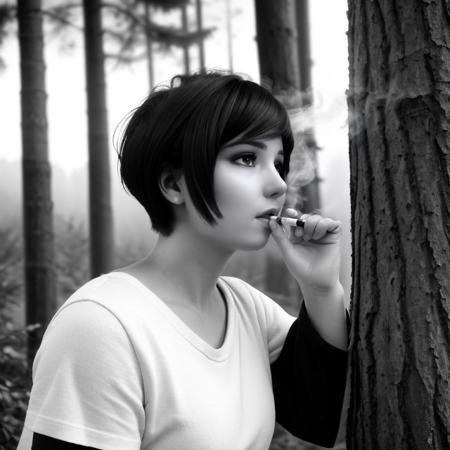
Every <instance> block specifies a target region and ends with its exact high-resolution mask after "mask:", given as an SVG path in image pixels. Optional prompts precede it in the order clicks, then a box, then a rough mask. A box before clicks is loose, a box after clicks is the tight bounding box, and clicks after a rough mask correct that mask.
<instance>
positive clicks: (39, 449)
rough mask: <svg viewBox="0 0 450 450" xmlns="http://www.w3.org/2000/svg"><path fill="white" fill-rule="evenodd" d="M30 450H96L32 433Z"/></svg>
mask: <svg viewBox="0 0 450 450" xmlns="http://www.w3.org/2000/svg"><path fill="white" fill-rule="evenodd" d="M31 450H98V449H95V448H94V447H85V446H84V445H78V444H73V443H72V442H66V441H60V440H59V439H54V438H52V437H49V436H45V435H43V434H38V433H34V434H33V443H32V444H31Z"/></svg>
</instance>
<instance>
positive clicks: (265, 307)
mask: <svg viewBox="0 0 450 450" xmlns="http://www.w3.org/2000/svg"><path fill="white" fill-rule="evenodd" d="M239 281H240V282H241V283H242V288H241V292H242V291H243V289H245V290H247V291H248V292H249V293H250V295H251V296H252V298H253V303H254V305H255V308H256V309H257V316H258V318H259V320H260V324H263V328H264V335H265V338H266V340H267V348H268V352H269V360H270V363H271V364H272V363H273V362H274V361H275V360H276V359H277V358H278V356H279V354H280V352H281V349H282V348H283V344H284V341H285V340H286V336H287V334H288V331H289V329H290V327H291V325H292V324H293V323H294V321H295V319H296V317H294V316H292V315H290V314H289V313H287V312H286V311H285V310H284V309H283V308H282V307H281V306H280V305H279V304H278V303H276V302H275V301H274V300H272V299H271V298H270V297H268V296H267V295H266V294H264V293H263V292H261V291H259V290H258V289H256V288H254V287H253V286H251V285H250V284H248V283H246V282H244V281H242V280H239ZM235 289H236V288H235Z"/></svg>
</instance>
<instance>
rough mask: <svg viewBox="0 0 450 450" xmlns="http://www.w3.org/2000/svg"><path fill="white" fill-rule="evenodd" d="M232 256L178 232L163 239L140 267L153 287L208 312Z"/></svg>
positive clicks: (183, 231)
mask: <svg viewBox="0 0 450 450" xmlns="http://www.w3.org/2000/svg"><path fill="white" fill-rule="evenodd" d="M231 255H232V252H226V251H223V250H221V249H218V248H217V246H214V245H212V244H210V243H209V242H208V241H206V240H205V239H199V238H196V236H193V235H190V234H189V233H187V232H186V230H175V231H174V232H173V233H172V234H171V235H170V236H169V237H163V236H160V237H159V238H158V240H157V242H156V245H155V247H154V249H153V251H152V252H151V253H150V255H149V256H148V257H147V258H146V259H144V260H143V261H141V262H140V263H138V265H139V266H140V270H141V271H143V272H142V273H147V274H148V275H149V277H150V278H151V279H152V284H153V285H155V283H156V284H158V285H159V286H160V288H161V289H164V287H169V289H170V291H172V292H173V295H174V297H175V298H180V299H181V298H183V299H184V301H186V302H189V303H190V304H191V305H192V306H194V307H196V308H198V309H205V308H206V307H207V306H208V303H210V301H211V299H213V298H217V292H216V284H217V278H218V277H219V275H220V274H221V273H222V271H223V269H224V267H225V265H226V263H227V262H228V260H229V258H230V257H231Z"/></svg>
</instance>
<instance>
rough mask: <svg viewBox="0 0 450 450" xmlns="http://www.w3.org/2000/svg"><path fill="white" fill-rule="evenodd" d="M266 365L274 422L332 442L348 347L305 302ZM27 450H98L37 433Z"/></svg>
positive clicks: (308, 437) (304, 435) (306, 437)
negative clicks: (328, 335) (330, 338)
mask: <svg viewBox="0 0 450 450" xmlns="http://www.w3.org/2000/svg"><path fill="white" fill-rule="evenodd" d="M347 328H350V321H349V318H348V316H347ZM270 369H271V372H272V385H273V392H274V397H275V412H276V420H277V422H278V423H279V424H280V425H282V426H283V427H284V428H285V429H286V430H288V431H289V432H290V433H292V434H293V435H294V436H296V437H298V438H300V439H303V440H305V441H308V442H311V443H314V444H316V445H321V446H323V447H333V445H334V443H335V440H336V437H337V433H338V430H339V421H340V417H341V409H342V403H343V399H344V391H345V383H346V378H347V352H346V351H344V350H340V349H338V348H336V347H334V346H332V345H330V344H328V343H327V342H325V341H324V340H323V339H322V337H321V336H320V335H319V333H318V332H317V331H316V329H315V328H314V326H313V324H312V323H311V321H310V319H309V317H308V313H307V312H306V307H305V304H304V303H303V304H302V307H301V309H300V314H299V317H298V318H297V319H296V320H295V322H294V323H293V324H292V326H291V328H290V329H289V332H288V334H287V336H286V340H285V342H284V345H283V348H282V350H281V353H280V355H279V357H278V358H277V360H276V361H275V362H274V363H273V364H272V365H271V368H270ZM31 449H32V450H98V449H95V448H94V447H85V446H83V445H78V444H73V443H70V442H65V441H61V440H59V439H54V438H51V437H49V436H44V435H42V434H38V433H34V434H33V443H32V446H31Z"/></svg>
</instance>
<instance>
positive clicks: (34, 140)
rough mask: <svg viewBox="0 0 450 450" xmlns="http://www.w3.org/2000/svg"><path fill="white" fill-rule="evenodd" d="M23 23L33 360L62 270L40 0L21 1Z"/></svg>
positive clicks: (25, 199) (27, 281)
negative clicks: (58, 272)
mask: <svg viewBox="0 0 450 450" xmlns="http://www.w3.org/2000/svg"><path fill="white" fill-rule="evenodd" d="M17 17H18V22H19V45H20V76H21V87H22V90H21V107H22V146H23V150H22V178H23V224H24V248H25V296H26V323H27V325H30V324H40V325H41V328H40V329H38V330H36V331H34V332H32V333H30V335H29V341H28V358H29V362H31V361H32V360H33V358H34V355H35V353H36V350H37V348H38V346H39V344H40V340H41V337H42V331H43V330H44V328H45V326H46V325H47V322H48V321H49V319H50V317H51V316H52V314H53V313H54V311H55V308H56V271H55V250H54V233H53V203H52V199H51V187H50V186H51V176H50V175H51V168H50V164H49V161H48V145H47V111H46V101H47V95H46V90H45V63H44V36H43V32H42V9H41V2H40V0H20V1H19V2H18V10H17Z"/></svg>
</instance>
